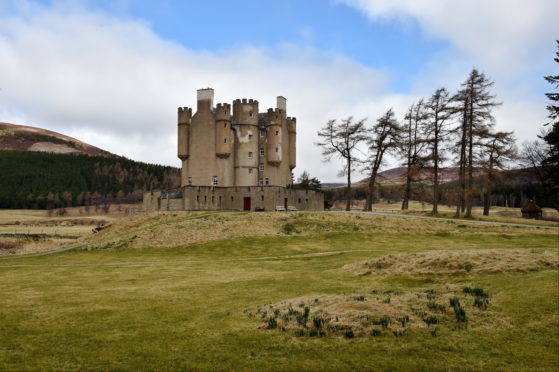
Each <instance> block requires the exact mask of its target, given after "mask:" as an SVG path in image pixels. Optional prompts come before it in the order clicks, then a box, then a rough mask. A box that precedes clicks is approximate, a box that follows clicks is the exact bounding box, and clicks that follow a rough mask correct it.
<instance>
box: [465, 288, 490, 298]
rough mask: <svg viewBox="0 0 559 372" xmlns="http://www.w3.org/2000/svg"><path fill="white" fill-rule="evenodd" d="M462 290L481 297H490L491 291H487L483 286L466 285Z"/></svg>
mask: <svg viewBox="0 0 559 372" xmlns="http://www.w3.org/2000/svg"><path fill="white" fill-rule="evenodd" d="M462 291H463V292H464V293H466V294H469V295H472V296H476V297H481V298H489V293H488V292H485V291H484V290H483V289H482V288H477V287H475V288H470V287H464V289H463V290H462Z"/></svg>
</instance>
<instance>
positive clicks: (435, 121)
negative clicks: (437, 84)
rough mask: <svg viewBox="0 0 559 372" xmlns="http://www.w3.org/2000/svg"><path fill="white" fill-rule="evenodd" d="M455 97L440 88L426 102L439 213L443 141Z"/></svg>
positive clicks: (428, 136) (426, 132)
mask: <svg viewBox="0 0 559 372" xmlns="http://www.w3.org/2000/svg"><path fill="white" fill-rule="evenodd" d="M452 102H453V97H451V95H450V94H449V92H448V90H446V88H439V89H437V90H436V91H435V93H433V95H432V96H431V98H430V99H429V101H427V103H426V104H425V116H426V117H425V127H424V129H425V141H426V143H427V145H428V146H429V147H430V149H431V154H430V155H429V156H428V158H427V159H428V160H429V161H431V162H432V166H433V210H432V211H431V213H433V214H437V213H439V210H438V205H439V198H440V191H439V168H440V165H441V162H442V161H443V160H444V157H443V150H442V142H443V140H444V139H445V138H446V135H447V134H448V130H447V126H448V124H449V121H450V119H451V118H452V116H453V115H454V113H455V107H454V106H453V104H452Z"/></svg>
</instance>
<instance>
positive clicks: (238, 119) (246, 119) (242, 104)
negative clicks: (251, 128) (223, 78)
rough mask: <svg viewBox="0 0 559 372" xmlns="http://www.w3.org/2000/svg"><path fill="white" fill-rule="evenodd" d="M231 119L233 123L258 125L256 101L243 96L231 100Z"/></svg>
mask: <svg viewBox="0 0 559 372" xmlns="http://www.w3.org/2000/svg"><path fill="white" fill-rule="evenodd" d="M233 121H234V122H235V124H249V125H256V126H258V101H257V100H255V99H249V100H247V99H246V98H243V99H242V100H240V99H236V100H235V101H234V102H233Z"/></svg>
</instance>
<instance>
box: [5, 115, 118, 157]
mask: <svg viewBox="0 0 559 372" xmlns="http://www.w3.org/2000/svg"><path fill="white" fill-rule="evenodd" d="M0 150H8V151H37V152H51V153H55V154H83V155H95V156H116V155H113V154H111V153H110V152H108V151H105V150H101V149H100V148H98V147H95V146H92V145H90V144H87V143H85V142H82V141H80V140H77V139H75V138H72V137H69V136H66V135H64V134H60V133H57V132H53V131H50V130H47V129H42V128H36V127H30V126H26V125H17V124H9V123H0Z"/></svg>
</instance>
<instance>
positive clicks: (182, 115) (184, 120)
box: [178, 107, 192, 124]
mask: <svg viewBox="0 0 559 372" xmlns="http://www.w3.org/2000/svg"><path fill="white" fill-rule="evenodd" d="M178 119H179V120H178V121H179V124H190V119H192V109H191V108H190V107H179V108H178Z"/></svg>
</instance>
